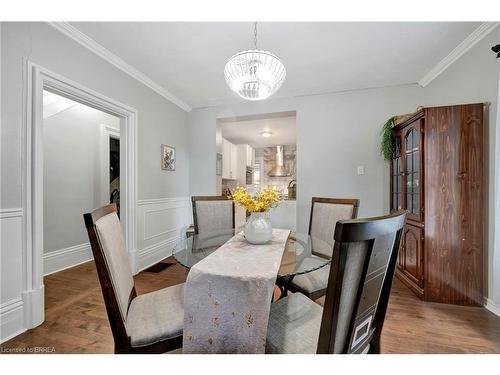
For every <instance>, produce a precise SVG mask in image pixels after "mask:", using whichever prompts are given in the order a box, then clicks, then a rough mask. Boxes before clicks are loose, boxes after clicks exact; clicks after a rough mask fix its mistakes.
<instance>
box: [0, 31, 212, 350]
mask: <svg viewBox="0 0 500 375" xmlns="http://www.w3.org/2000/svg"><path fill="white" fill-rule="evenodd" d="M27 60H30V61H31V62H33V63H35V64H38V65H40V66H42V67H44V68H46V69H48V70H50V71H52V72H55V73H57V74H59V75H61V76H63V77H66V78H68V79H70V80H72V81H75V82H77V83H79V84H81V85H83V86H86V87H88V88H90V89H92V90H94V91H97V92H98V93H100V94H102V95H104V96H107V97H109V98H112V99H114V100H116V101H118V102H121V103H123V104H125V105H127V106H129V107H132V108H135V109H136V110H137V111H138V134H137V137H138V161H137V163H138V168H137V170H138V179H137V194H138V197H137V198H138V207H137V224H138V225H137V242H138V243H137V251H138V254H139V263H138V264H139V267H140V268H142V267H145V266H147V262H150V263H154V262H155V261H157V260H159V259H161V258H162V257H164V256H167V255H169V254H170V250H171V248H172V243H173V241H174V239H173V238H174V236H176V235H177V233H178V230H180V226H181V224H182V225H184V224H187V223H188V222H190V221H191V219H190V217H189V215H188V213H187V211H186V210H179V209H174V208H172V204H171V200H179V201H181V202H182V201H183V199H184V200H186V197H188V196H189V154H188V149H187V146H188V133H187V128H186V121H187V114H186V112H185V111H183V110H182V109H180V108H179V107H177V106H176V105H174V104H172V103H171V102H169V101H168V100H166V99H165V98H164V97H162V96H160V95H158V94H157V93H156V92H154V91H153V90H151V89H150V88H149V87H147V86H145V85H143V84H142V83H140V82H139V81H137V80H135V79H133V78H132V77H131V76H129V75H128V74H126V73H124V72H123V71H121V70H119V69H118V68H116V67H115V66H113V65H112V64H110V63H108V62H107V61H105V60H103V59H101V58H100V57H98V56H97V55H95V54H94V53H93V52H91V51H89V50H88V49H86V48H84V47H83V46H81V45H80V44H78V43H77V42H75V41H73V40H72V39H70V38H68V37H67V36H65V35H63V34H62V33H60V32H59V31H57V30H55V29H54V28H52V27H51V26H49V25H47V24H45V23H3V24H2V33H1V71H2V73H1V76H2V86H1V101H2V103H1V108H2V113H1V123H2V128H1V136H2V137H1V143H0V147H1V150H0V169H1V171H0V180H1V191H0V228H1V231H2V238H1V246H2V247H1V254H0V272H1V275H0V278H1V280H0V341H3V340H5V339H6V338H8V337H10V336H12V335H15V334H17V333H19V332H22V331H23V330H25V329H26V325H25V323H24V313H25V312H26V311H27V310H26V311H25V309H24V307H25V306H23V300H22V298H21V296H22V293H23V291H25V288H26V287H25V284H24V282H23V256H25V254H23V250H24V249H25V247H24V245H23V241H25V239H26V234H25V233H23V220H24V215H25V207H24V202H23V192H24V186H23V182H24V178H23V175H24V173H25V171H24V170H23V169H22V165H23V159H22V158H23V152H22V147H23V144H24V143H25V137H24V131H25V129H24V128H23V115H24V114H23V102H24V100H25V97H24V95H25V85H26V82H25V80H26V78H25V72H26V61H27ZM214 142H215V141H214ZM162 143H165V144H168V145H171V146H174V147H175V148H176V152H177V170H176V171H175V172H166V171H162V170H161V165H160V145H161V144H162ZM213 158H214V163H213V165H215V156H213ZM155 210H156V211H157V212H161V213H162V215H163V217H165V218H167V219H165V220H164V221H163V223H164V225H163V226H160V227H158V226H155V227H152V229H151V230H154V231H155V233H151V232H150V233H146V234H144V233H145V232H144V230H142V231H141V229H140V223H143V222H144V219H145V217H146V219H147V220H150V219H148V217H153V216H154V215H153V216H152V214H146V213H145V212H146V211H148V212H149V211H155ZM82 226H83V221H82ZM154 246H156V247H154ZM152 249H153V250H154V251H153V250H152ZM145 254H147V255H148V256H146V255H145Z"/></svg>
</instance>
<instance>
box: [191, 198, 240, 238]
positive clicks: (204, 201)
mask: <svg viewBox="0 0 500 375" xmlns="http://www.w3.org/2000/svg"><path fill="white" fill-rule="evenodd" d="M191 201H192V203H193V220H194V232H195V233H196V234H199V233H216V232H220V231H221V230H226V229H227V230H232V229H233V228H234V223H235V221H234V220H235V217H234V201H233V200H232V199H228V198H227V197H226V196H222V195H221V196H194V197H191Z"/></svg>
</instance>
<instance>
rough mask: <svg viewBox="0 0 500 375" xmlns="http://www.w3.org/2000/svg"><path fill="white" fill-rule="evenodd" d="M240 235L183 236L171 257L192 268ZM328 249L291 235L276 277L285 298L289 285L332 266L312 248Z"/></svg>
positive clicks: (223, 232) (301, 235) (315, 241)
mask: <svg viewBox="0 0 500 375" xmlns="http://www.w3.org/2000/svg"><path fill="white" fill-rule="evenodd" d="M241 231H243V227H236V228H232V229H224V230H218V231H213V232H206V233H198V234H191V235H183V236H181V239H180V240H179V241H178V242H177V243H176V244H175V246H174V248H173V250H172V255H173V257H174V259H175V260H176V261H177V262H178V263H179V264H181V265H182V266H184V267H186V268H191V267H193V266H194V265H195V264H196V263H198V262H199V261H201V260H203V259H205V258H206V257H208V256H209V255H210V254H212V253H213V252H214V251H216V250H217V249H218V248H219V247H221V246H222V245H224V244H225V243H226V242H227V241H228V240H229V239H231V238H232V237H233V236H234V235H235V234H237V233H239V232H241ZM328 247H329V245H328V244H326V243H325V242H324V241H322V240H321V239H319V238H315V237H313V236H311V235H309V234H305V233H299V232H295V231H291V232H290V235H289V236H288V240H287V243H286V246H285V250H284V252H283V257H282V259H281V265H280V268H279V270H278V274H277V285H278V287H279V288H280V289H281V292H282V295H286V293H287V285H288V284H289V283H290V282H291V281H292V280H293V278H294V277H295V276H297V275H303V274H307V273H309V272H313V271H316V270H318V269H320V268H322V267H325V266H326V265H328V264H330V262H331V260H330V258H329V257H326V256H324V255H322V252H317V251H314V250H313V248H314V249H325V248H328Z"/></svg>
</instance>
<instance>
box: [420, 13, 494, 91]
mask: <svg viewBox="0 0 500 375" xmlns="http://www.w3.org/2000/svg"><path fill="white" fill-rule="evenodd" d="M498 25H500V22H483V23H482V24H481V25H480V26H479V27H478V28H477V29H475V30H474V31H473V32H472V33H471V34H470V35H469V36H468V37H467V38H465V39H464V40H463V41H462V42H461V43H460V44H459V45H458V46H456V47H455V48H454V49H453V50H452V51H451V52H450V53H449V54H448V55H447V56H445V58H444V59H442V60H441V61H440V62H438V63H437V64H436V65H435V66H434V67H433V68H432V69H431V70H429V71H428V72H427V73H426V74H425V75H424V76H423V77H422V78H421V79H420V81H418V84H419V85H420V86H422V87H425V86H427V85H428V84H429V83H431V82H432V81H433V80H435V79H436V78H437V77H438V76H439V75H440V74H441V73H443V72H444V71H445V70H446V69H448V68H449V67H450V66H451V65H452V64H453V63H454V62H455V61H457V60H458V59H459V58H460V57H462V56H463V55H464V54H465V53H466V52H467V51H468V50H470V49H471V48H472V47H474V46H475V45H476V44H477V43H478V42H479V41H481V40H482V39H483V38H484V37H486V36H487V35H488V34H489V33H491V32H492V31H493V30H494V29H495V28H496V27H497V26H498Z"/></svg>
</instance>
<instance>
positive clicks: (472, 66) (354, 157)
mask: <svg viewBox="0 0 500 375" xmlns="http://www.w3.org/2000/svg"><path fill="white" fill-rule="evenodd" d="M499 40H500V28H497V29H496V30H494V31H493V32H492V33H491V34H489V35H488V36H487V37H486V38H485V39H484V40H483V41H481V42H480V43H478V44H477V45H476V46H474V47H473V48H472V49H471V50H470V51H468V52H467V53H466V54H465V55H464V56H462V57H461V58H460V59H459V60H458V61H456V62H455V63H454V64H453V65H452V66H451V67H449V68H448V69H447V70H446V71H445V72H444V73H443V74H441V75H440V76H439V77H437V78H436V79H435V80H434V81H433V82H432V83H431V84H430V85H428V86H427V87H420V86H418V85H416V84H414V85H404V86H399V87H391V88H382V89H369V90H357V91H350V92H343V93H333V94H324V95H312V96H304V97H296V98H290V99H274V100H273V99H271V100H267V101H264V102H246V103H245V102H242V103H241V104H239V105H235V106H231V107H213V108H204V109H196V110H193V111H192V112H191V113H190V114H189V119H188V121H189V126H190V149H191V150H192V151H191V152H192V153H193V154H192V155H193V157H192V158H191V170H190V173H191V178H190V185H191V190H192V191H195V192H196V194H200V195H203V194H212V193H213V190H214V189H215V173H214V170H215V167H214V166H213V165H214V162H213V161H212V158H214V157H215V156H214V155H215V126H216V119H217V118H223V117H231V116H243V115H252V114H259V113H270V112H279V111H288V110H296V111H297V131H298V134H297V194H298V195H297V230H300V231H304V230H306V228H307V223H308V217H309V216H308V215H309V209H310V200H311V197H312V196H322V195H326V196H338V197H357V198H360V200H361V205H360V209H359V216H371V215H379V214H383V213H387V212H388V210H389V193H388V191H389V185H388V182H389V175H388V168H387V164H386V163H385V162H383V160H382V158H381V156H380V153H379V142H380V130H381V127H382V124H383V123H384V122H385V120H387V119H388V118H389V117H390V116H392V115H396V114H404V113H408V112H413V111H414V110H415V109H416V108H417V106H419V105H424V106H428V107H430V106H438V105H450V104H464V103H475V102H489V103H490V108H489V122H488V124H487V126H488V133H489V134H488V136H487V147H486V148H487V155H486V158H487V163H488V168H487V169H488V171H489V173H488V174H489V176H488V178H489V179H488V201H489V203H488V205H487V215H488V220H489V223H488V228H489V230H488V236H487V246H486V249H487V252H488V254H487V257H486V258H487V260H486V262H487V265H486V266H485V269H486V272H485V276H486V279H487V283H486V284H487V287H486V288H485V295H486V296H487V298H488V299H489V301H490V306H488V307H489V308H491V309H492V310H493V309H497V311H498V312H500V263H499V262H498V259H500V255H499V254H500V224H497V232H496V236H495V218H496V217H497V216H498V213H496V212H498V211H495V205H496V206H497V207H499V208H500V199H499V197H498V193H497V196H496V195H495V184H498V182H499V180H500V169H499V168H500V132H497V131H496V126H497V120H496V119H497V108H496V107H497V101H498V84H499V65H500V64H499V60H497V59H495V56H494V54H493V53H492V52H491V50H490V49H491V46H492V45H495V44H498V41H499ZM199 135H201V136H199ZM358 165H364V167H365V175H363V176H358V175H357V174H356V167H357V166H358ZM499 191H500V189H499ZM497 221H498V220H497ZM495 243H496V245H495ZM495 253H496V255H495Z"/></svg>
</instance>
